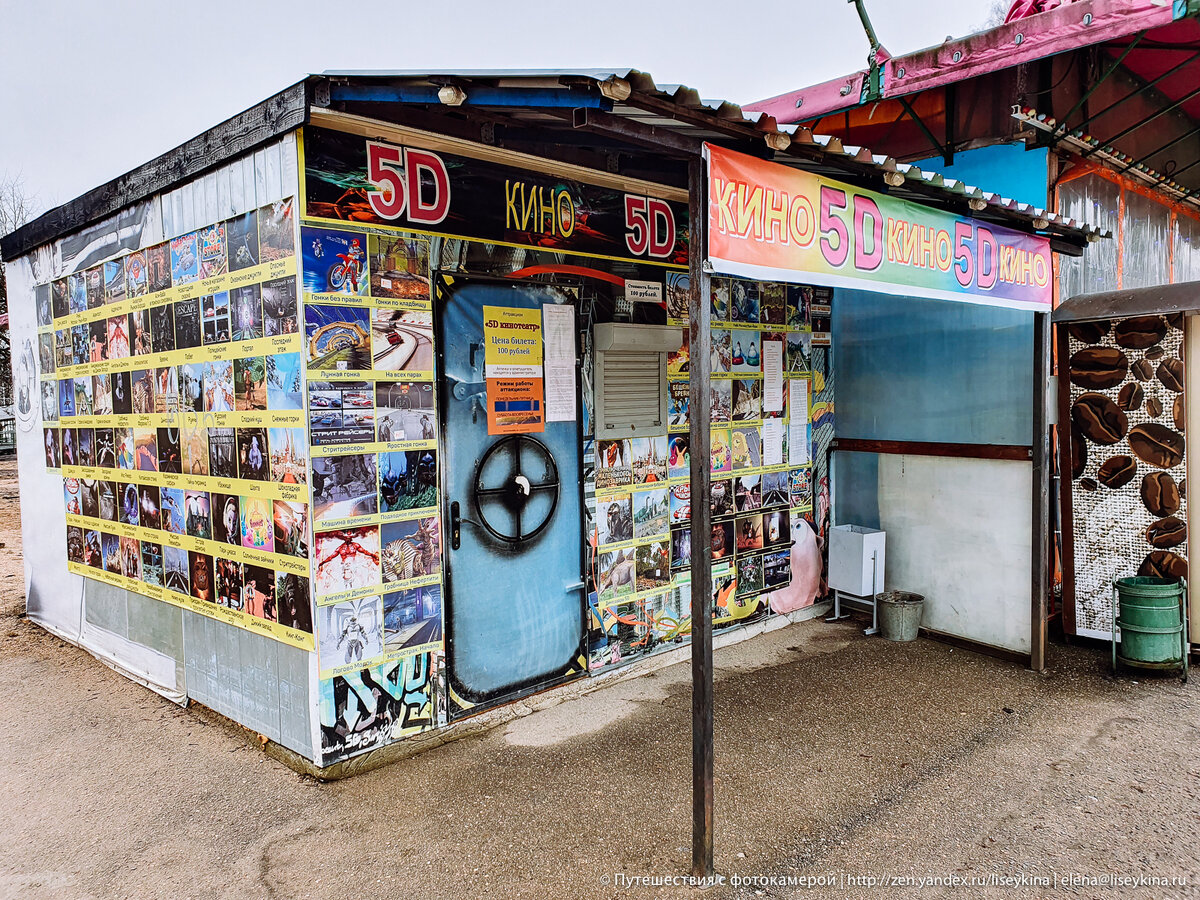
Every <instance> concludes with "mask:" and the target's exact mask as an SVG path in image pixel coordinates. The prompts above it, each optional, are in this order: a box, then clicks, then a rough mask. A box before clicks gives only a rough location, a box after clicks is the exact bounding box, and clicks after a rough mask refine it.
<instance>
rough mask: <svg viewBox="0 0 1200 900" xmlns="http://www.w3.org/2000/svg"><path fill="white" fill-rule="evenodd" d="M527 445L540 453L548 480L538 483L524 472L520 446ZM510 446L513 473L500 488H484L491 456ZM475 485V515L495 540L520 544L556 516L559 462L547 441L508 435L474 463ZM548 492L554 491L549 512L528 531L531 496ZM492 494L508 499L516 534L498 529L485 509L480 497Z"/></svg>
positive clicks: (531, 537)
mask: <svg viewBox="0 0 1200 900" xmlns="http://www.w3.org/2000/svg"><path fill="white" fill-rule="evenodd" d="M526 444H528V445H530V446H531V447H532V448H534V449H535V450H536V452H537V455H538V456H540V457H541V458H542V460H543V462H544V463H545V465H546V468H547V472H548V476H549V477H548V478H546V479H545V480H542V481H536V482H534V481H530V480H529V478H528V476H526V475H525V474H524V473H523V472H522V471H521V449H522V447H523V446H524V445H526ZM510 447H511V448H512V449H511V453H512V460H513V466H512V472H511V474H510V475H509V476H508V481H507V482H506V483H505V484H504V485H503V486H501V487H487V488H485V487H484V486H483V479H482V476H483V471H484V469H485V468H486V466H487V464H488V463H489V462H490V461H491V458H492V457H493V456H495V455H496V454H497V453H499V452H500V451H501V450H504V449H507V448H510ZM472 485H473V487H472V498H471V500H472V505H473V506H474V507H475V514H476V516H477V517H478V519H479V524H480V525H482V526H483V528H484V530H485V531H487V532H488V534H490V535H491V536H492V537H494V538H495V539H496V540H498V541H503V542H504V543H507V544H521V543H524V542H525V541H528V540H532V539H533V538H535V537H537V536H538V535H539V534H541V533H542V532H543V531H545V530H546V527H547V526H548V525H549V524H550V522H551V520H552V519H553V518H554V513H555V510H557V508H558V494H559V491H558V489H559V477H558V464H557V463H555V461H554V454H552V453H551V452H550V448H549V447H547V446H546V445H545V444H544V443H542V442H541V441H539V440H538V439H537V438H534V437H529V436H528V435H524V434H510V435H505V436H504V437H502V438H500V439H499V440H498V441H496V442H495V443H494V444H492V446H490V447H488V449H487V450H486V451H484V454H483V456H481V457H480V459H479V462H478V463H476V465H475V475H474V477H473V479H472ZM547 491H552V492H553V496H552V497H551V500H550V509H549V511H548V512H547V513H546V515H545V516H544V517H543V518H542V520H541V522H539V523H538V524H537V527H535V528H532V529H529V530H528V531H526V530H525V527H524V523H523V514H524V509H525V506H526V504H527V503H528V502H529V500H530V499H532V497H533V495H534V494H535V493H542V492H547ZM493 497H495V498H500V499H501V500H502V501H503V500H505V499H507V502H505V503H504V505H505V507H506V508H508V509H509V512H510V514H511V515H512V516H513V519H514V521H515V522H516V526H517V530H516V533H515V534H513V533H512V532H511V531H504V530H502V529H500V528H497V527H496V525H495V524H494V523H493V522H492V520H491V519H489V518H488V515H487V513H485V512H484V510H483V504H482V503H481V502H480V500H481V498H493Z"/></svg>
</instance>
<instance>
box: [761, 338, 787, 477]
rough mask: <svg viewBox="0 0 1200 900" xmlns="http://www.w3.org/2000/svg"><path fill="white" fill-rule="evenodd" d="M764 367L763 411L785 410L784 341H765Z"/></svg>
mask: <svg viewBox="0 0 1200 900" xmlns="http://www.w3.org/2000/svg"><path fill="white" fill-rule="evenodd" d="M762 367H763V412H783V341H763V345H762ZM780 462H783V460H780Z"/></svg>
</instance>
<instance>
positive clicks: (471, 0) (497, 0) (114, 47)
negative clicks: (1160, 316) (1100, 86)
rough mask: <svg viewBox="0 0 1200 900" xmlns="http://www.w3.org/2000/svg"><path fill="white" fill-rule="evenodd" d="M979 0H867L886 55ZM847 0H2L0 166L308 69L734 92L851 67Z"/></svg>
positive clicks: (759, 92)
mask: <svg viewBox="0 0 1200 900" xmlns="http://www.w3.org/2000/svg"><path fill="white" fill-rule="evenodd" d="M993 2H995V0H923V2H920V3H916V4H913V3H901V2H899V0H869V9H870V12H871V16H872V20H873V22H874V25H875V30H876V32H877V33H878V35H879V38H880V40H881V41H882V42H883V44H884V46H886V47H887V48H888V49H889V50H890V51H891V52H892V53H893V54H895V53H901V52H907V51H910V50H917V49H920V48H922V47H927V46H929V45H931V44H936V43H940V42H941V41H942V40H943V39H944V38H945V37H946V36H947V35H954V36H961V35H964V34H968V33H970V32H971V31H974V30H976V29H977V27H978V26H979V25H980V24H981V23H982V22H983V21H984V20H985V19H986V17H987V15H988V11H989V7H990V6H991V5H992V4H993ZM866 52H867V41H866V38H865V37H864V35H863V32H862V28H861V26H860V25H859V21H858V16H857V14H856V13H855V11H854V7H853V6H852V5H851V4H849V3H847V2H846V0H791V2H783V0H771V2H743V3H730V2H721V0H691V2H687V3H664V2H661V0H660V2H635V3H579V2H571V0H557V2H544V0H508V2H505V0H438V2H424V3H414V2H411V0H390V2H378V0H359V2H353V3H347V4H340V3H331V2H322V3H316V2H311V0H290V2H286V3H285V2H280V0H232V2H231V0H205V2H199V3H176V2H162V0H142V2H139V0H108V2H106V0H70V2H59V0H0V76H2V77H0V84H2V85H4V87H3V88H2V89H0V178H4V177H11V176H13V175H19V176H21V177H22V178H23V179H24V182H25V186H26V189H27V191H28V192H29V193H30V194H32V195H34V197H35V205H36V208H37V210H38V211H42V210H45V209H48V208H50V207H52V206H55V205H57V204H59V203H64V202H66V201H67V200H70V199H72V198H73V197H76V196H78V195H79V194H81V193H83V192H84V191H87V190H89V189H91V188H93V187H96V186H98V185H100V184H103V183H104V182H106V181H108V180H109V179H111V178H114V177H116V176H118V175H120V174H122V173H124V172H127V171H129V170H130V169H132V168H134V167H136V166H138V165H140V164H141V163H144V162H146V161H147V160H149V159H152V158H153V157H155V156H157V155H158V154H160V153H162V152H164V151H166V150H169V149H170V148H171V147H174V146H176V145H177V144H180V143H182V142H183V141H185V140H187V139H188V138H191V137H193V136H195V135H197V134H199V133H200V132H202V131H204V130H205V129H207V128H210V127H211V126H213V125H215V124H216V123H218V122H220V121H221V120H223V119H226V118H228V117H229V116H231V115H233V114H235V113H237V112H239V111H241V110H243V109H245V108H247V107H249V106H252V105H254V104H255V103H256V102H258V101H259V100H262V99H264V98H265V97H267V96H269V95H270V94H273V93H275V92H276V91H278V90H279V89H281V88H283V87H285V86H287V85H288V84H291V83H293V82H295V81H297V80H299V79H300V78H301V77H302V76H304V75H305V74H308V73H310V72H321V71H324V70H326V69H343V68H356V69H369V68H392V69H425V68H428V69H454V68H461V69H472V68H475V69H477V68H547V67H564V68H580V67H604V66H613V67H616V66H633V67H636V68H639V69H642V70H643V71H647V72H649V73H650V74H652V75H653V76H654V78H655V80H656V81H658V82H659V83H660V84H661V83H681V84H687V85H691V86H692V87H695V88H697V89H699V90H700V92H701V93H702V94H703V95H704V96H705V97H709V98H712V97H720V98H723V99H728V100H733V101H735V102H738V103H748V102H750V101H752V100H757V99H761V98H763V97H767V96H770V95H772V94H778V93H782V92H784V91H786V90H789V89H792V88H796V87H801V86H803V85H807V84H811V83H813V82H817V81H824V80H826V79H829V78H833V77H836V76H839V75H842V74H846V73H848V72H851V71H853V70H855V69H857V68H860V67H861V66H862V65H863V64H864V61H865V57H866Z"/></svg>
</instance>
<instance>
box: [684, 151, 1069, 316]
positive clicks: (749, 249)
mask: <svg viewBox="0 0 1200 900" xmlns="http://www.w3.org/2000/svg"><path fill="white" fill-rule="evenodd" d="M705 151H706V153H705V155H706V157H707V160H708V197H709V199H708V258H709V261H710V262H711V264H712V266H713V269H714V270H715V271H718V272H723V273H726V274H729V275H740V276H743V277H746V278H761V279H763V280H768V281H799V282H804V283H805V284H824V285H830V286H832V287H845V288H860V289H863V290H871V291H879V292H881V293H887V294H902V295H908V296H914V297H932V298H935V299H939V300H958V301H962V302H966V303H981V304H986V305H989V306H1004V307H1009V308H1012V309H1029V310H1037V311H1049V309H1050V305H1051V302H1050V298H1051V277H1052V273H1053V268H1052V266H1051V261H1050V242H1049V240H1047V239H1046V238H1042V237H1037V236H1036V235H1029V234H1022V233H1020V232H1018V231H1013V230H1012V229H1009V228H1004V227H1002V226H998V225H985V224H983V223H981V222H978V221H976V220H974V219H968V218H963V217H960V216H955V215H952V214H951V213H947V212H943V211H941V210H937V209H931V208H929V207H926V206H921V205H920V204H917V203H910V202H908V201H906V200H897V199H895V198H892V197H887V196H885V195H883V194H878V193H875V192H874V191H867V190H862V189H860V188H856V187H852V186H850V185H848V184H842V183H841V182H837V181H833V180H831V179H828V178H822V177H821V176H819V175H814V174H812V173H810V172H802V171H798V170H796V169H791V168H788V167H787V166H782V165H779V164H778V163H772V162H767V161H765V160H761V159H755V158H754V157H752V156H746V155H744V154H741V153H734V152H733V151H731V150H724V149H722V148H720V147H714V146H712V145H710V144H706V145H705Z"/></svg>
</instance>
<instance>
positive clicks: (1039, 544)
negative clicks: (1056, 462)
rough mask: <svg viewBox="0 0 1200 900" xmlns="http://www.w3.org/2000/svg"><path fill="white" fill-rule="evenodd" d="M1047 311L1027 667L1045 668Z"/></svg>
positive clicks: (1042, 330) (1036, 394)
mask: <svg viewBox="0 0 1200 900" xmlns="http://www.w3.org/2000/svg"><path fill="white" fill-rule="evenodd" d="M1050 366H1051V361H1050V314H1049V313H1034V315H1033V573H1032V574H1033V578H1032V584H1031V591H1032V597H1031V598H1030V634H1029V668H1031V669H1033V671H1035V672H1042V671H1044V670H1045V668H1046V619H1047V613H1046V600H1047V597H1048V595H1049V592H1050V583H1049V569H1050V554H1049V544H1048V541H1049V537H1050V479H1051V459H1050V424H1049V418H1050V417H1049V414H1048V412H1049V403H1050V402H1051V401H1050V398H1049V396H1048V390H1047V386H1048V382H1049V375H1050Z"/></svg>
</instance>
